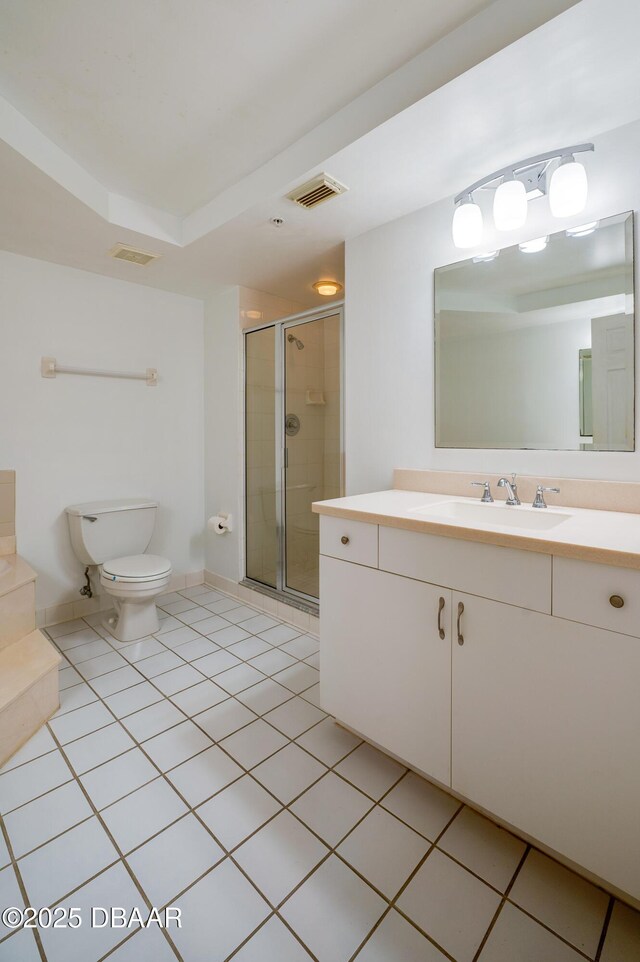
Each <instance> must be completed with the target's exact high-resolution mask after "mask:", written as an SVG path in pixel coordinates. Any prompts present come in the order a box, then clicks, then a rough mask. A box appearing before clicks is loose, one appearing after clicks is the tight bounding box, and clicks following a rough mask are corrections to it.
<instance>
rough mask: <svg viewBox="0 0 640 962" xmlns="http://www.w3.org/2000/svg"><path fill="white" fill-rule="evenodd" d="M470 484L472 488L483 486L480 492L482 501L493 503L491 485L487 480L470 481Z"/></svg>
mask: <svg viewBox="0 0 640 962" xmlns="http://www.w3.org/2000/svg"><path fill="white" fill-rule="evenodd" d="M471 486H472V487H473V488H484V491H483V492H482V499H481V500H482V501H484V503H485V504H493V497H492V495H491V485H490V484H489V482H488V481H472V482H471Z"/></svg>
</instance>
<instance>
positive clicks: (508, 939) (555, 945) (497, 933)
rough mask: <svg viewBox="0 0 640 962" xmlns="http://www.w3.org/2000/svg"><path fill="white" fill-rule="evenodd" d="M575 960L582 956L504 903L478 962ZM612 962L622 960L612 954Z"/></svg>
mask: <svg viewBox="0 0 640 962" xmlns="http://www.w3.org/2000/svg"><path fill="white" fill-rule="evenodd" d="M547 959H548V960H549V962H579V960H583V962H584V956H583V955H579V954H578V953H577V952H574V950H573V949H572V948H571V947H570V946H568V945H566V944H565V943H564V942H561V941H560V939H557V938H556V937H555V935H552V933H551V932H549V931H548V930H547V929H544V928H543V927H542V926H541V925H538V923H537V922H534V920H533V919H530V918H529V917H528V916H527V915H525V914H524V912H521V911H520V910H519V909H517V908H516V907H515V906H514V905H509V903H508V902H507V903H505V905H504V906H503V908H502V910H501V912H500V915H499V916H498V919H497V921H496V924H495V925H494V926H493V928H492V930H491V933H490V935H489V938H488V939H487V942H486V944H485V946H484V948H483V949H482V952H481V953H480V958H479V962H547ZM615 962H623V960H622V959H621V958H619V957H616V959H615Z"/></svg>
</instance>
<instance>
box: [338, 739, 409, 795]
mask: <svg viewBox="0 0 640 962" xmlns="http://www.w3.org/2000/svg"><path fill="white" fill-rule="evenodd" d="M336 771H337V772H338V773H339V774H340V775H342V776H343V777H344V778H346V779H347V781H349V782H351V783H352V784H353V785H355V786H356V788H359V789H360V791H362V792H364V793H365V795H370V796H371V798H375V799H376V800H377V799H379V798H381V797H382V796H383V795H384V794H385V792H388V791H389V789H390V788H391V786H392V785H393V784H394V782H397V781H398V779H399V778H400V776H401V775H402V774H403V772H404V771H406V769H405V768H404V766H402V765H400V764H399V763H398V762H395V761H394V760H393V759H392V758H389V757H388V755H383V754H382V752H379V751H378V750H377V749H376V748H373V746H371V745H368V744H366V742H365V743H363V744H362V745H360V747H359V748H356V749H355V751H353V752H351V754H350V755H347V757H346V758H345V759H344V760H343V761H341V762H340V764H339V765H336Z"/></svg>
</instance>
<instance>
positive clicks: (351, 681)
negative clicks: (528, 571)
mask: <svg viewBox="0 0 640 962" xmlns="http://www.w3.org/2000/svg"><path fill="white" fill-rule="evenodd" d="M323 520H324V519H323ZM320 579H321V585H322V589H321V590H322V597H323V608H322V637H323V649H322V654H321V660H322V662H321V687H322V706H323V708H324V710H325V711H327V712H329V713H330V714H332V715H335V716H336V717H337V718H338V719H339V720H340V721H342V722H343V723H344V724H345V725H348V726H349V727H350V728H353V729H355V730H356V731H358V732H360V733H361V734H363V735H364V736H365V737H367V738H370V739H371V740H372V741H375V742H377V743H378V744H380V745H382V746H383V747H384V748H386V749H387V751H389V752H391V753H392V754H394V755H398V756H399V757H400V758H404V759H413V761H412V764H413V765H415V766H416V767H417V768H420V769H421V770H422V771H424V772H429V773H430V774H431V775H432V776H433V777H434V778H436V779H438V781H441V782H444V783H445V784H447V785H448V784H449V778H450V761H451V643H450V640H451V639H450V634H451V628H450V625H451V592H450V591H449V590H447V589H443V588H438V587H435V586H434V585H429V584H424V583H423V582H420V581H413V580H411V579H409V578H401V577H398V576H397V575H393V574H388V573H387V572H385V571H379V570H377V569H374V568H367V567H363V566H361V565H356V564H352V563H350V562H346V561H339V560H337V559H335V558H328V557H321V559H320ZM324 599H326V603H325V601H324ZM441 599H442V600H441ZM438 622H439V623H440V625H441V626H442V627H441V631H442V634H443V635H444V637H442V638H441V637H440V631H439V630H438ZM325 642H326V643H325Z"/></svg>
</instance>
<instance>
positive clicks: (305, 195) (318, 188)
mask: <svg viewBox="0 0 640 962" xmlns="http://www.w3.org/2000/svg"><path fill="white" fill-rule="evenodd" d="M348 189H349V188H348V187H345V186H344V184H340V183H339V182H338V181H337V180H334V179H333V177H329V176H328V175H327V174H320V175H319V176H318V177H314V178H313V180H309V181H307V183H306V184H301V185H300V187H296V189H295V190H292V191H291V193H290V194H287V197H288V198H289V200H293V201H295V203H296V204H300V206H301V207H307V208H311V207H317V206H318V204H323V203H324V202H325V201H326V200H331V198H332V197H339V196H340V194H344V192H345V191H346V190H348Z"/></svg>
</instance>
